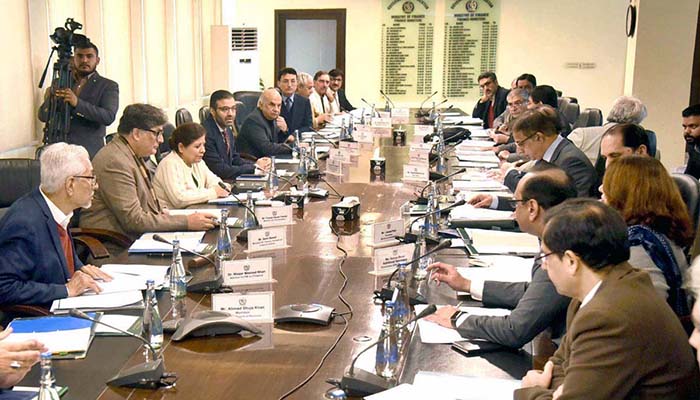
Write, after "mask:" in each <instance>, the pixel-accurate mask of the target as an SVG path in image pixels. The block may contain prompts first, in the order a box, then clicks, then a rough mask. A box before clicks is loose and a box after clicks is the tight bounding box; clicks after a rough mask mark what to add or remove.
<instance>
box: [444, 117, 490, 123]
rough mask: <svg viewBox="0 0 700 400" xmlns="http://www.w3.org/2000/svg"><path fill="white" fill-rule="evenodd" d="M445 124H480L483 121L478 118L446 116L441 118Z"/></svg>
mask: <svg viewBox="0 0 700 400" xmlns="http://www.w3.org/2000/svg"><path fill="white" fill-rule="evenodd" d="M442 121H443V122H444V123H445V124H447V125H450V124H461V125H482V124H483V123H484V122H483V121H482V120H481V119H480V118H474V117H462V116H447V117H445V118H443V120H442Z"/></svg>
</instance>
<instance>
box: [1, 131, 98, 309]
mask: <svg viewBox="0 0 700 400" xmlns="http://www.w3.org/2000/svg"><path fill="white" fill-rule="evenodd" d="M96 187H97V182H96V181H95V176H94V175H93V173H92V165H91V164H90V158H89V156H88V152H87V151H86V150H85V148H83V147H82V146H77V145H69V144H66V143H56V144H53V145H51V146H49V147H47V148H46V150H44V152H43V153H42V154H41V186H40V187H39V188H38V189H35V190H34V191H32V192H30V193H29V194H27V195H25V196H23V197H22V198H20V199H19V200H17V201H16V202H15V203H14V204H13V205H12V207H10V209H9V210H8V211H7V214H5V216H4V217H3V218H2V220H0V254H2V257H0V304H2V305H16V304H35V305H41V306H48V305H50V304H51V302H52V301H53V300H56V299H62V298H65V297H72V296H79V295H81V294H83V293H84V292H86V291H88V290H90V291H94V292H97V293H99V292H101V289H100V287H99V285H98V284H97V280H105V281H109V280H111V277H110V276H109V275H107V274H106V273H104V272H102V271H101V270H100V269H99V268H97V267H95V266H92V265H83V263H82V262H81V261H80V260H79V259H78V256H77V255H76V253H75V250H74V248H73V243H72V239H71V236H70V233H68V231H67V229H68V224H69V222H70V219H71V217H72V216H73V210H75V209H77V208H81V207H82V208H88V207H90V205H91V203H92V195H93V194H94V192H95V188H96Z"/></svg>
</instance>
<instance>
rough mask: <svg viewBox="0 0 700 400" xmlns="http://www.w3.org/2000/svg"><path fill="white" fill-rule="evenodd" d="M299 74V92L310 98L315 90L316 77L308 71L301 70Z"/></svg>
mask: <svg viewBox="0 0 700 400" xmlns="http://www.w3.org/2000/svg"><path fill="white" fill-rule="evenodd" d="M298 76H299V82H298V84H297V94H298V95H300V96H303V97H306V98H307V99H308V98H309V97H311V93H313V92H314V78H313V77H312V76H311V75H309V74H308V73H306V72H299V75H298Z"/></svg>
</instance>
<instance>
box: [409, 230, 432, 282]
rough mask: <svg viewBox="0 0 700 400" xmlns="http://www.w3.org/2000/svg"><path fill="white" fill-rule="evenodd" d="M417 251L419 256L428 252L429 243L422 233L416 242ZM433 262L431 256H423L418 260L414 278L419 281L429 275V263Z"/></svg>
mask: <svg viewBox="0 0 700 400" xmlns="http://www.w3.org/2000/svg"><path fill="white" fill-rule="evenodd" d="M416 250H417V251H416V253H418V254H417V256H416V258H417V257H421V256H424V255H425V254H426V253H427V252H428V248H427V245H426V243H425V237H424V236H423V235H420V237H419V238H418V241H417V242H416ZM431 263H432V258H431V257H423V258H421V259H420V260H418V265H417V266H416V270H415V273H414V274H413V279H415V280H417V281H422V280H423V279H425V278H426V277H427V276H428V265H430V264H431Z"/></svg>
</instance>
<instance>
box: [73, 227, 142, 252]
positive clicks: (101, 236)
mask: <svg viewBox="0 0 700 400" xmlns="http://www.w3.org/2000/svg"><path fill="white" fill-rule="evenodd" d="M70 233H71V235H72V236H73V238H74V239H75V238H76V237H82V236H91V237H93V238H95V239H97V240H99V241H101V242H112V243H114V244H116V245H118V246H119V247H123V248H125V249H127V248H129V246H131V243H132V240H131V239H129V237H128V236H126V235H124V234H121V233H119V232H114V231H110V230H107V229H93V228H71V230H70Z"/></svg>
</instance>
